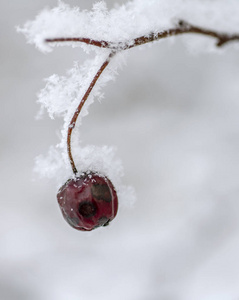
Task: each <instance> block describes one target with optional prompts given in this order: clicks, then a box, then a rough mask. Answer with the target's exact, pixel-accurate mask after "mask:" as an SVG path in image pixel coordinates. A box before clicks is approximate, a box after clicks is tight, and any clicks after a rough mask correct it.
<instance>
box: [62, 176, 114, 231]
mask: <svg viewBox="0 0 239 300" xmlns="http://www.w3.org/2000/svg"><path fill="white" fill-rule="evenodd" d="M57 200H58V203H59V205H60V208H61V212H62V214H63V217H64V218H65V220H66V221H67V222H68V223H69V224H70V225H71V226H72V227H74V228H75V229H78V230H83V231H90V230H92V229H95V228H97V227H99V226H106V225H108V224H109V222H110V221H112V220H113V219H114V217H115V216H116V214H117V210H118V198H117V194H116V191H115V189H114V186H113V184H112V183H111V181H110V180H109V179H108V178H107V177H103V176H100V175H98V174H95V173H89V174H84V175H82V176H80V177H77V178H72V179H69V180H68V181H67V182H66V183H65V184H64V185H63V186H62V187H61V188H60V189H59V191H58V194H57Z"/></svg>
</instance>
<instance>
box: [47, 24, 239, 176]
mask: <svg viewBox="0 0 239 300" xmlns="http://www.w3.org/2000/svg"><path fill="white" fill-rule="evenodd" d="M186 33H196V34H201V35H205V36H209V37H213V38H215V39H217V43H216V46H218V47H221V46H223V45H225V44H227V43H229V42H232V41H239V35H238V34H226V33H220V32H217V31H213V30H208V29H205V28H202V27H198V26H193V25H191V24H189V23H187V22H185V21H182V20H181V21H179V22H178V25H177V27H175V28H172V29H169V30H164V31H161V32H158V33H155V32H152V33H150V34H148V35H147V36H141V37H138V38H135V39H133V40H132V41H130V42H128V43H124V42H119V43H112V42H109V41H103V40H101V41H98V40H92V39H89V38H79V37H69V38H53V39H46V40H45V42H47V43H56V42H82V43H86V44H88V45H93V46H96V47H101V48H108V49H111V50H112V51H111V53H110V55H109V56H108V58H107V59H106V61H105V62H104V63H103V64H102V66H101V67H100V68H99V70H98V71H97V73H96V74H95V76H94V78H93V80H92V81H91V83H90V85H89V87H88V89H87V91H86V92H85V94H84V96H83V98H82V99H81V101H80V104H79V105H78V107H77V109H76V111H75V113H74V115H73V117H72V119H71V121H70V124H69V126H68V132H67V152H68V156H69V160H70V164H71V168H72V171H73V173H74V174H75V175H76V174H77V172H78V171H77V168H76V166H75V163H74V160H73V157H72V152H71V135H72V130H73V128H74V127H75V124H76V121H77V118H78V116H79V114H80V111H81V109H82V107H83V105H84V103H85V102H86V100H87V98H88V96H89V94H90V93H91V91H92V89H93V87H94V86H95V83H96V82H97V80H98V79H99V77H100V75H101V74H102V72H103V71H104V69H105V68H106V67H107V65H108V64H109V62H110V59H111V58H112V57H113V56H114V55H115V54H116V53H117V52H119V51H121V50H127V49H131V48H133V47H136V46H139V45H143V44H147V43H150V42H153V41H157V40H160V39H163V38H166V37H170V36H176V35H180V34H186Z"/></svg>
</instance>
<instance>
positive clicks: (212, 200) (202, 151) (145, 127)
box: [0, 0, 239, 300]
mask: <svg viewBox="0 0 239 300" xmlns="http://www.w3.org/2000/svg"><path fill="white" fill-rule="evenodd" d="M93 2H94V1H91V0H84V1H83V0H78V1H76V0H74V1H73V0H72V1H68V3H70V4H72V5H79V6H80V7H81V8H82V9H90V8H91V7H92V4H93ZM106 2H107V4H108V7H109V8H111V7H113V5H114V4H115V3H116V2H117V3H124V2H126V1H123V0H122V1H119V0H117V1H113V0H111V1H110V0H109V1H106ZM46 5H48V6H55V5H56V1H55V0H54V1H53V0H51V1H47V0H41V1H40V0H35V1H30V2H29V1H27V0H22V1H12V2H1V4H0V9H1V37H2V38H1V56H0V59H1V69H0V72H1V81H2V83H1V112H0V113H1V131H0V133H1V152H0V153H1V170H0V172H1V185H2V187H1V200H0V201H1V210H0V298H1V299H4V300H15V299H18V300H19V299H20V300H21V299H24V300H28V299H34V300H56V299H57V300H65V299H69V300H93V299H99V300H101V299H102V300H103V299H104V300H108V299H114V300H118V299H125V300H145V299H147V300H158V299H160V300H192V299H193V300H194V299H195V300H199V299H200V300H201V299H203V300H214V299H216V300H228V299H229V300H236V299H239V284H238V282H239V229H238V228H239V218H238V214H239V203H238V199H239V182H238V181H239V117H238V116H239V97H238V95H239V84H238V80H239V52H238V49H236V48H235V47H233V46H232V45H228V46H226V47H225V48H224V49H223V51H220V52H217V53H201V52H199V53H196V51H193V50H192V48H191V50H188V47H187V45H186V44H185V43H184V42H183V37H177V39H175V41H174V43H172V42H171V41H170V40H164V41H163V42H160V43H158V44H154V45H151V47H149V46H143V47H141V48H140V49H138V48H135V49H131V50H130V51H128V53H127V55H126V58H127V59H126V60H127V65H126V66H123V68H122V70H119V75H118V76H117V77H116V81H115V82H110V83H109V84H108V85H107V86H106V87H105V88H104V93H105V99H104V100H103V101H102V103H99V102H97V101H95V103H94V104H93V105H92V106H91V107H90V114H89V115H88V116H87V117H86V118H84V119H83V123H82V126H81V139H82V142H83V143H84V144H94V145H97V146H101V145H104V144H106V145H113V146H115V147H117V156H118V157H119V158H120V159H121V160H122V163H123V166H124V171H125V176H124V178H123V181H124V183H125V184H127V185H131V186H132V187H133V188H134V189H135V192H136V195H137V201H136V202H135V204H134V206H133V208H130V207H127V205H121V208H120V211H119V213H118V216H117V218H116V219H115V220H114V222H112V224H111V225H110V226H109V227H107V228H102V229H98V230H96V231H94V232H92V233H84V232H78V231H76V230H74V229H72V228H71V227H70V226H68V225H67V224H66V223H65V221H64V220H63V218H62V216H61V213H60V210H59V208H58V205H57V202H56V190H57V187H56V184H55V182H54V181H50V180H47V179H39V178H38V177H37V175H36V174H34V173H33V171H32V170H33V168H34V159H35V157H36V156H37V155H39V154H45V153H47V151H48V149H49V146H50V145H55V144H56V143H58V142H59V132H60V129H61V126H62V123H61V121H60V120H58V119H57V120H54V121H52V120H50V119H49V118H48V116H47V115H46V116H45V117H44V119H43V120H40V121H36V120H35V116H36V114H37V112H38V110H39V106H38V105H37V104H36V93H38V92H39V90H40V89H41V88H43V87H44V82H43V81H42V79H43V78H45V77H48V76H50V75H51V74H53V73H57V74H60V75H64V74H65V71H66V69H69V68H71V67H72V65H73V61H75V60H78V61H79V62H80V63H81V62H82V63H83V62H84V61H85V59H86V58H88V57H89V55H87V54H85V53H84V52H83V51H82V50H81V49H80V48H76V49H71V48H67V47H66V48H63V47H61V48H56V49H55V50H54V51H53V52H52V53H50V54H48V55H44V54H42V53H40V52H39V51H37V50H36V49H35V48H34V47H33V46H30V45H27V44H26V41H25V38H24V37H23V35H22V34H17V33H16V30H15V26H16V25H22V24H24V23H25V21H26V20H28V19H33V18H34V17H35V15H36V14H37V13H38V12H39V11H40V10H41V9H42V8H44V7H45V6H46ZM235 30H236V28H235ZM202 39H203V38H200V41H202ZM213 42H214V41H213V40H211V43H212V44H213ZM195 45H196V44H195ZM194 50H195V49H194ZM92 55H93V53H92V54H91V55H90V57H92Z"/></svg>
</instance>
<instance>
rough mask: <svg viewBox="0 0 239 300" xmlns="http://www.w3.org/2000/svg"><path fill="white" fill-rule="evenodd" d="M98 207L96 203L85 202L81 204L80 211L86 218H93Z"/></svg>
mask: <svg viewBox="0 0 239 300" xmlns="http://www.w3.org/2000/svg"><path fill="white" fill-rule="evenodd" d="M96 211H97V207H96V206H95V204H94V203H91V202H83V203H81V204H80V205H79V213H80V214H81V215H82V216H83V217H84V218H91V217H93V216H94V215H95V214H96Z"/></svg>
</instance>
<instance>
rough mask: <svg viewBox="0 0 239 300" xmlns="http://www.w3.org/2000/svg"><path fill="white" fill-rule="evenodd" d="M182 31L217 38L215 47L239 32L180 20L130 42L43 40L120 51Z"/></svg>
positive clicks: (71, 38) (233, 39) (233, 38)
mask: <svg viewBox="0 0 239 300" xmlns="http://www.w3.org/2000/svg"><path fill="white" fill-rule="evenodd" d="M184 33H196V34H202V35H205V36H209V37H213V38H216V39H217V44H216V46H217V47H221V46H223V45H224V44H226V43H229V42H232V41H239V34H227V33H222V32H217V31H214V30H209V29H206V28H202V27H198V26H194V25H191V24H189V23H188V22H186V21H183V20H180V21H179V22H178V25H177V26H176V27H175V28H171V29H168V30H163V31H159V32H150V33H149V34H146V35H144V36H140V37H138V38H135V39H133V40H132V41H130V43H124V42H118V43H112V42H109V41H103V40H101V41H98V40H93V39H89V38H80V37H69V38H63V37H60V38H52V39H46V40H45V42H47V43H54V42H82V43H86V44H88V45H93V46H96V47H101V48H109V49H112V50H113V51H115V52H116V51H120V50H127V49H130V48H133V47H136V46H139V45H143V44H146V43H150V42H153V41H157V40H160V39H162V38H166V37H170V36H175V35H180V34H184Z"/></svg>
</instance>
